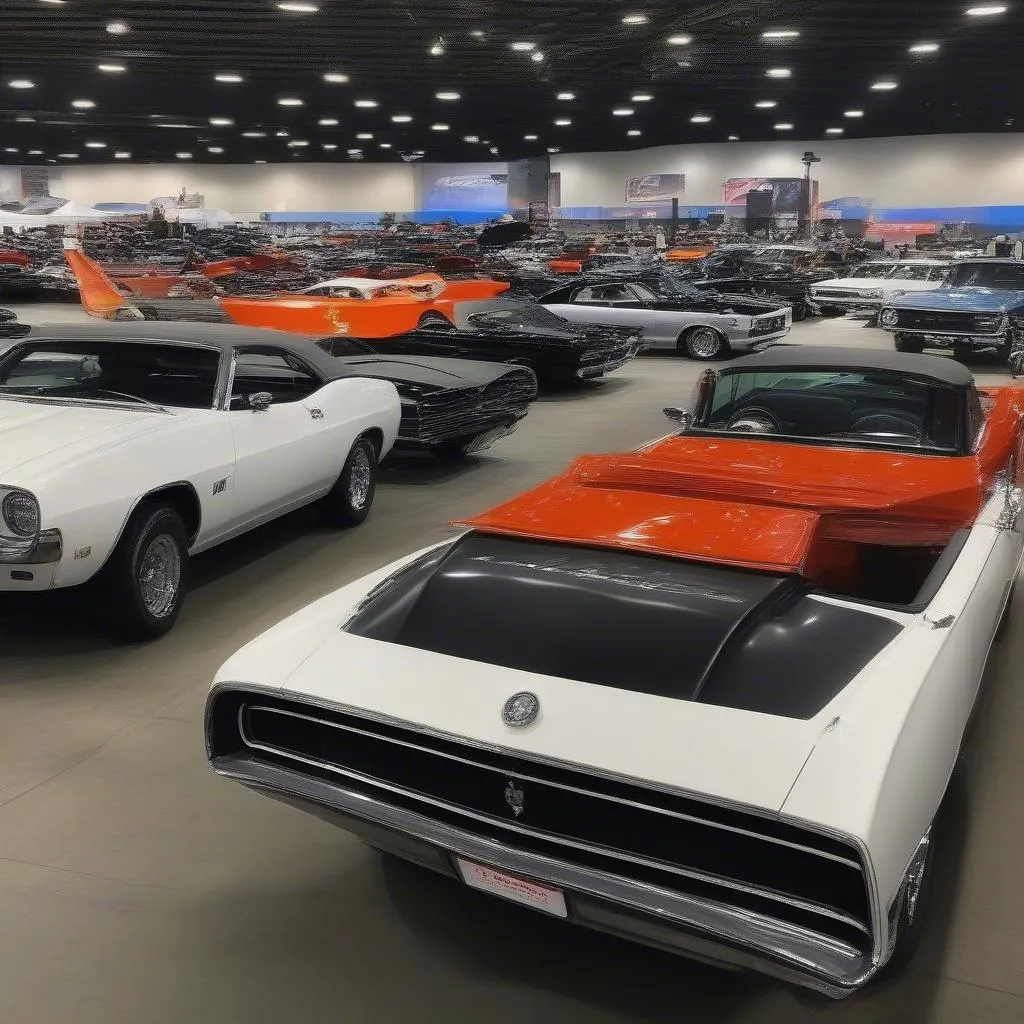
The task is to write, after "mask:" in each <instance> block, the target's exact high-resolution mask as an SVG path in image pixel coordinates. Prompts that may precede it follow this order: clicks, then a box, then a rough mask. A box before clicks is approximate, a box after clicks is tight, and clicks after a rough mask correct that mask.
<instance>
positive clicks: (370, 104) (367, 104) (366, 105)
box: [356, 100, 377, 110]
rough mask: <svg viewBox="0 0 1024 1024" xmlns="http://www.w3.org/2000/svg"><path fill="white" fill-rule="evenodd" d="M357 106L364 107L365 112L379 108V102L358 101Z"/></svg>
mask: <svg viewBox="0 0 1024 1024" xmlns="http://www.w3.org/2000/svg"><path fill="white" fill-rule="evenodd" d="M356 106H357V107H362V108H363V109H364V110H370V109H371V108H373V107H375V106H377V101H376V100H356Z"/></svg>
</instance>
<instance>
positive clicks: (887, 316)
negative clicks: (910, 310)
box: [881, 309, 900, 327]
mask: <svg viewBox="0 0 1024 1024" xmlns="http://www.w3.org/2000/svg"><path fill="white" fill-rule="evenodd" d="M881 319H882V326H883V327H895V326H896V325H897V324H898V323H899V322H900V315H899V313H897V312H896V310H895V309H887V310H886V311H885V312H884V313H883V314H882V318H881Z"/></svg>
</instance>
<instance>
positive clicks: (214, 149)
mask: <svg viewBox="0 0 1024 1024" xmlns="http://www.w3.org/2000/svg"><path fill="white" fill-rule="evenodd" d="M206 152H207V153H223V152H224V147H223V146H207V147H206Z"/></svg>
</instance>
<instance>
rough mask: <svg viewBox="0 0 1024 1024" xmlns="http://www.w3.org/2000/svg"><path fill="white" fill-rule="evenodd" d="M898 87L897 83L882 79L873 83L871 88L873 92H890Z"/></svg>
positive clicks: (889, 79)
mask: <svg viewBox="0 0 1024 1024" xmlns="http://www.w3.org/2000/svg"><path fill="white" fill-rule="evenodd" d="M899 87H900V86H899V83H898V82H894V81H893V80H892V79H891V78H884V79H882V81H880V82H875V83H873V84H872V86H871V88H872V89H873V90H874V91H875V92H892V91H893V89H898V88H899Z"/></svg>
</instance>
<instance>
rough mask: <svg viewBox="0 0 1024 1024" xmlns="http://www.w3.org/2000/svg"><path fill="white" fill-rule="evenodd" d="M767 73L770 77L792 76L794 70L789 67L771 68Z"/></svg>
mask: <svg viewBox="0 0 1024 1024" xmlns="http://www.w3.org/2000/svg"><path fill="white" fill-rule="evenodd" d="M765 74H766V75H767V76H768V77H769V78H792V77H793V72H792V71H791V70H790V69H789V68H769V69H768V70H767V71H766V72H765Z"/></svg>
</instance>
